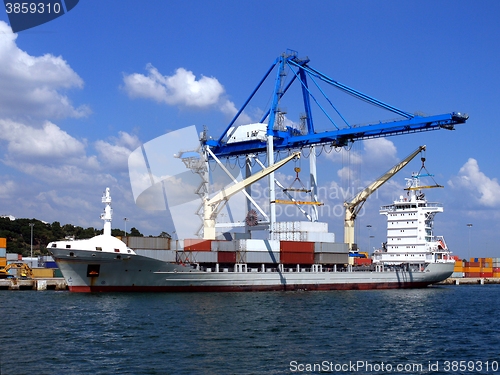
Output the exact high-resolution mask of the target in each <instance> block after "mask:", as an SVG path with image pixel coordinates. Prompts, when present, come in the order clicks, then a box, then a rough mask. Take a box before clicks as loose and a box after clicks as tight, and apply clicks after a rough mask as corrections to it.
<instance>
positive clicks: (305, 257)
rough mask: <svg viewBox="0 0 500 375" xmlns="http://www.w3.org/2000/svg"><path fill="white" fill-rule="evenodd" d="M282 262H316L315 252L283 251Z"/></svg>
mask: <svg viewBox="0 0 500 375" xmlns="http://www.w3.org/2000/svg"><path fill="white" fill-rule="evenodd" d="M280 258H281V259H280V260H281V263H282V264H314V253H296V252H290V253H284V252H281V254H280Z"/></svg>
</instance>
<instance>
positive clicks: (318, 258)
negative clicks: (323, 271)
mask: <svg viewBox="0 0 500 375" xmlns="http://www.w3.org/2000/svg"><path fill="white" fill-rule="evenodd" d="M348 261H349V254H347V253H316V254H314V263H317V264H347V262H348Z"/></svg>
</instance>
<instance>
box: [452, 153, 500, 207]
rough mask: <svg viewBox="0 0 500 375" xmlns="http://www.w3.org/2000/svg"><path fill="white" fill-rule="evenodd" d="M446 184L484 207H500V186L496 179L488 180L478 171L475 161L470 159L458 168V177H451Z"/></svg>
mask: <svg viewBox="0 0 500 375" xmlns="http://www.w3.org/2000/svg"><path fill="white" fill-rule="evenodd" d="M448 184H449V185H450V186H451V187H452V188H453V189H456V190H465V191H466V192H468V193H470V195H472V196H473V197H474V199H475V200H476V201H477V203H479V204H481V205H483V206H486V207H497V206H499V205H500V184H499V183H498V181H497V179H496V178H493V179H491V178H489V177H488V176H486V175H485V174H484V173H483V172H481V171H480V170H479V165H478V163H477V160H476V159H473V158H470V159H469V160H467V162H466V163H465V164H464V165H463V166H462V168H460V170H459V172H458V175H457V176H454V177H452V179H451V180H450V181H448Z"/></svg>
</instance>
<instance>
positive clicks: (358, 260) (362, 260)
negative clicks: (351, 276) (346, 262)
mask: <svg viewBox="0 0 500 375" xmlns="http://www.w3.org/2000/svg"><path fill="white" fill-rule="evenodd" d="M354 264H356V265H358V266H366V265H370V264H372V260H371V258H359V257H355V258H354Z"/></svg>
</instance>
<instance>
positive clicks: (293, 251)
mask: <svg viewBox="0 0 500 375" xmlns="http://www.w3.org/2000/svg"><path fill="white" fill-rule="evenodd" d="M280 258H281V263H282V264H304V265H312V264H314V242H298V241H281V243H280Z"/></svg>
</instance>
